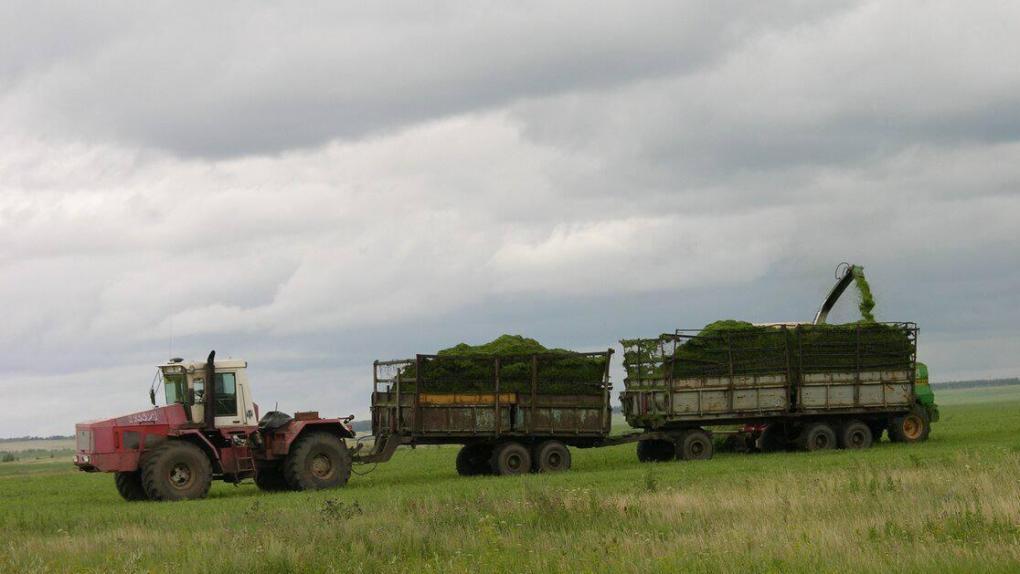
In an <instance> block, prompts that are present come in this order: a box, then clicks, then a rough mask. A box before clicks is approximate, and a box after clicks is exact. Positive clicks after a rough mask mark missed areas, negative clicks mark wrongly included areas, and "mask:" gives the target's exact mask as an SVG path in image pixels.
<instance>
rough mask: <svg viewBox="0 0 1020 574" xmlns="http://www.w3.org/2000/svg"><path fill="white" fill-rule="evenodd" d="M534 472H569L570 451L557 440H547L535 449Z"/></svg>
mask: <svg viewBox="0 0 1020 574" xmlns="http://www.w3.org/2000/svg"><path fill="white" fill-rule="evenodd" d="M532 466H533V468H532V470H533V471H534V472H560V471H563V470H570V449H568V448H567V445H565V444H563V443H562V442H560V441H558V440H547V441H545V442H542V443H539V445H538V446H536V447H535V456H534V462H533V463H532Z"/></svg>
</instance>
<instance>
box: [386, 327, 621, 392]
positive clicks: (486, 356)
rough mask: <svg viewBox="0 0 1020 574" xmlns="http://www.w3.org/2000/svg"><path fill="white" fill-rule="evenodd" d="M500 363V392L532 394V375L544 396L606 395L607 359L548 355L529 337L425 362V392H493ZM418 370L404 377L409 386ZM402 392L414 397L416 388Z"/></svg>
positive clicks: (561, 352)
mask: <svg viewBox="0 0 1020 574" xmlns="http://www.w3.org/2000/svg"><path fill="white" fill-rule="evenodd" d="M497 359H498V363H499V389H500V392H518V393H530V392H531V381H532V369H534V373H535V379H536V390H537V392H538V393H540V394H556V395H597V394H601V393H602V392H603V386H602V384H603V377H604V374H605V370H606V360H607V357H606V355H605V354H601V355H595V354H580V353H575V352H573V351H568V350H565V349H549V348H546V347H545V346H544V345H542V344H541V343H539V342H538V341H536V340H535V339H531V338H528V337H522V336H520V335H502V336H500V337H498V338H496V339H494V340H492V341H490V342H488V343H484V344H481V345H468V344H466V343H461V344H459V345H456V346H454V347H450V348H448V349H443V350H441V351H439V352H438V353H436V356H435V357H428V358H424V359H422V363H421V370H422V372H421V373H420V375H421V376H420V381H421V383H422V391H423V392H430V393H447V392H449V393H471V392H489V393H491V392H494V391H495V389H496V386H495V380H496V377H495V375H496V364H497ZM417 374H418V373H416V367H415V365H409V366H408V367H406V368H405V369H404V370H403V371H402V372H401V377H402V378H403V379H404V380H413V379H416V378H417V377H416V375H417ZM401 389H407V391H408V392H414V390H415V384H414V383H410V382H408V383H403V384H402V386H401Z"/></svg>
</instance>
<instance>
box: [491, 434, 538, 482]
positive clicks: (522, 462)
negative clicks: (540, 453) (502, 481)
mask: <svg viewBox="0 0 1020 574" xmlns="http://www.w3.org/2000/svg"><path fill="white" fill-rule="evenodd" d="M489 465H490V466H491V467H492V472H493V473H495V474H499V475H504V476H505V475H512V474H524V473H527V472H530V471H531V452H530V451H528V449H526V448H524V445H522V444H520V443H517V442H505V443H503V444H500V445H497V446H496V448H495V449H494V450H493V452H492V458H491V459H490V461H489Z"/></svg>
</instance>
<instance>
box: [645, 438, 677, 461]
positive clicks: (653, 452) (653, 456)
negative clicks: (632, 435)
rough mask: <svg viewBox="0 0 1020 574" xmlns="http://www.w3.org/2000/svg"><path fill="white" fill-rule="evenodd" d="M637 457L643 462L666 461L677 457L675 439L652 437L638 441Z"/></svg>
mask: <svg viewBox="0 0 1020 574" xmlns="http://www.w3.org/2000/svg"><path fill="white" fill-rule="evenodd" d="M637 458H638V460H639V461H641V462H666V461H669V460H674V459H675V458H676V445H675V444H674V443H673V441H670V440H665V439H658V438H650V439H644V440H639V441H638V443H637Z"/></svg>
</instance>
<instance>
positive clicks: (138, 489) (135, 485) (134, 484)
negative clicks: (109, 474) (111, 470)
mask: <svg viewBox="0 0 1020 574" xmlns="http://www.w3.org/2000/svg"><path fill="white" fill-rule="evenodd" d="M113 483H114V484H116V485H117V492H119V493H120V495H121V497H122V498H123V499H124V500H127V501H128V502H135V501H138V500H148V499H149V496H148V495H146V494H145V488H143V487H142V473H141V472H140V471H137V470H136V471H134V472H118V473H116V474H115V475H114V477H113Z"/></svg>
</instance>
